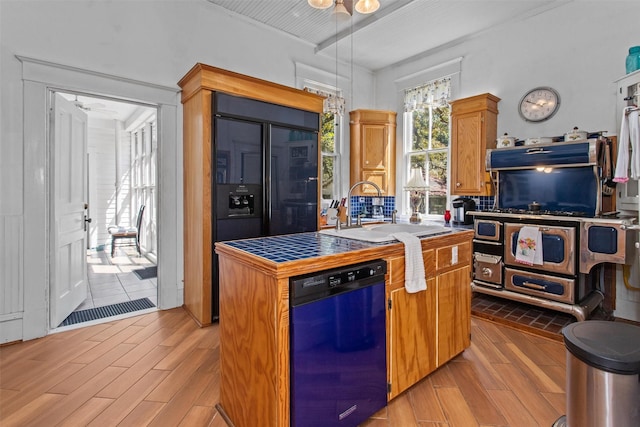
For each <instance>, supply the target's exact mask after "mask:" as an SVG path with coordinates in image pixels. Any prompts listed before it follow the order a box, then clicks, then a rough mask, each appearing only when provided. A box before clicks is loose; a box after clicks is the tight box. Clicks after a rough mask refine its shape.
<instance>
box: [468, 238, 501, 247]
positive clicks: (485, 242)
mask: <svg viewBox="0 0 640 427" xmlns="http://www.w3.org/2000/svg"><path fill="white" fill-rule="evenodd" d="M473 243H482V244H485V245H493V246H502V243H501V242H489V241H487V240H478V239H473Z"/></svg>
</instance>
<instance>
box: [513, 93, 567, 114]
mask: <svg viewBox="0 0 640 427" xmlns="http://www.w3.org/2000/svg"><path fill="white" fill-rule="evenodd" d="M558 108H560V95H559V94H558V92H556V90H555V89H553V88H550V87H537V88H535V89H531V90H530V91H528V92H527V93H525V94H524V96H523V97H522V99H521V100H520V104H519V106H518V111H519V112H520V117H522V118H523V119H524V120H526V121H528V122H542V121H545V120H548V119H550V118H551V117H553V115H554V114H555V113H556V112H557V111H558Z"/></svg>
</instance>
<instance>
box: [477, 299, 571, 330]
mask: <svg viewBox="0 0 640 427" xmlns="http://www.w3.org/2000/svg"><path fill="white" fill-rule="evenodd" d="M471 313H472V314H474V315H476V316H478V317H483V318H485V319H489V320H493V321H496V322H499V323H503V324H507V325H511V326H513V327H515V328H517V329H520V330H526V331H529V332H534V333H536V334H539V335H542V336H546V337H548V338H552V339H555V340H559V341H561V340H562V339H563V338H562V332H561V331H562V328H564V327H565V326H567V325H569V324H571V323H573V322H576V321H577V320H576V318H575V317H573V316H571V315H569V314H566V313H562V312H559V311H555V310H549V309H546V308H541V307H536V306H533V305H529V304H524V303H520V302H516V301H511V300H507V299H503V298H498V297H494V296H491V295H485V294H480V293H474V294H473V298H472V299H471Z"/></svg>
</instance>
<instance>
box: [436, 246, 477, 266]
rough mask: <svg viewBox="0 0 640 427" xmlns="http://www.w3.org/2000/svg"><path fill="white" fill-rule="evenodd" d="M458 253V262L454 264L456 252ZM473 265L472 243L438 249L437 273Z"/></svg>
mask: <svg viewBox="0 0 640 427" xmlns="http://www.w3.org/2000/svg"><path fill="white" fill-rule="evenodd" d="M456 251H457V257H458V260H457V262H454V256H455V252H456ZM470 263H471V243H470V242H468V241H467V242H463V243H460V244H457V245H451V246H445V247H443V248H439V249H436V271H438V272H440V270H444V269H446V268H449V267H452V266H457V265H461V264H462V265H464V264H470Z"/></svg>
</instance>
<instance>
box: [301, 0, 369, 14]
mask: <svg viewBox="0 0 640 427" xmlns="http://www.w3.org/2000/svg"><path fill="white" fill-rule="evenodd" d="M307 2H308V3H309V6H311V7H313V8H315V9H328V8H330V7H331V6H333V5H334V4H335V7H334V8H333V14H334V15H338V16H344V17H351V12H350V11H349V9H347V8H346V7H345V5H344V0H307ZM352 4H353V3H352V2H350V3H349V5H352ZM354 8H355V10H356V11H358V12H359V13H362V14H363V15H366V14H368V13H373V12H375V11H376V10H378V8H380V2H379V1H378V0H358V1H357V2H356V3H355V6H354Z"/></svg>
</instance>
